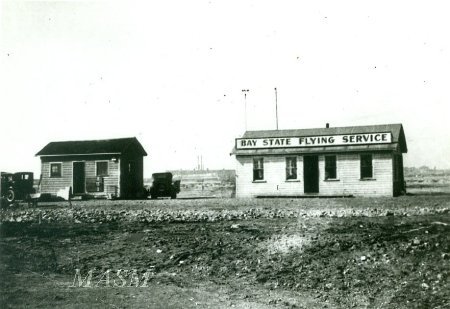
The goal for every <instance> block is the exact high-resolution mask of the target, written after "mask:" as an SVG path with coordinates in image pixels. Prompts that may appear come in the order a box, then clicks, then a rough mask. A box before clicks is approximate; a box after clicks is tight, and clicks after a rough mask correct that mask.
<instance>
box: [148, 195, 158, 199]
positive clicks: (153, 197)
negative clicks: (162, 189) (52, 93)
mask: <svg viewBox="0 0 450 309" xmlns="http://www.w3.org/2000/svg"><path fill="white" fill-rule="evenodd" d="M157 198H158V197H157V196H156V195H154V194H152V195H150V199H152V200H156V199H157Z"/></svg>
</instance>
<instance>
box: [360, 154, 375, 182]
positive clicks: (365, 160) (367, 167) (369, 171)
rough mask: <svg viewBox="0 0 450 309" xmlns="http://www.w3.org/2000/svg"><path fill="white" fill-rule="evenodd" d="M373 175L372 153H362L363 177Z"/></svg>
mask: <svg viewBox="0 0 450 309" xmlns="http://www.w3.org/2000/svg"><path fill="white" fill-rule="evenodd" d="M372 177H373V168H372V155H371V154H363V155H361V179H364V178H372Z"/></svg>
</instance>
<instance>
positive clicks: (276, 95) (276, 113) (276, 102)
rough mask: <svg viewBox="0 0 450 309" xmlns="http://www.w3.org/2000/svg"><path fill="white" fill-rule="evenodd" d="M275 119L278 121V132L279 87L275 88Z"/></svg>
mask: <svg viewBox="0 0 450 309" xmlns="http://www.w3.org/2000/svg"><path fill="white" fill-rule="evenodd" d="M275 118H276V121H277V130H278V94H277V87H275Z"/></svg>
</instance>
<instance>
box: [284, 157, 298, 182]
mask: <svg viewBox="0 0 450 309" xmlns="http://www.w3.org/2000/svg"><path fill="white" fill-rule="evenodd" d="M291 160H292V161H291ZM289 161H291V162H294V164H293V165H291V166H289V165H288V162H289ZM297 161H298V160H297V157H296V156H291V157H286V161H285V162H286V181H292V180H298V165H297ZM292 171H294V172H292ZM290 175H293V176H294V177H289V176H290Z"/></svg>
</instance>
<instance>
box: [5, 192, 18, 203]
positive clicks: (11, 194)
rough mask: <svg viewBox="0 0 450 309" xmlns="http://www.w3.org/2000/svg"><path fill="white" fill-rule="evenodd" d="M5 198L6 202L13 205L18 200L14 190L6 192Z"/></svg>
mask: <svg viewBox="0 0 450 309" xmlns="http://www.w3.org/2000/svg"><path fill="white" fill-rule="evenodd" d="M5 197H6V200H7V201H8V202H9V203H12V202H14V200H15V199H16V194H15V193H14V190H12V189H9V190H8V191H6V196H5Z"/></svg>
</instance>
